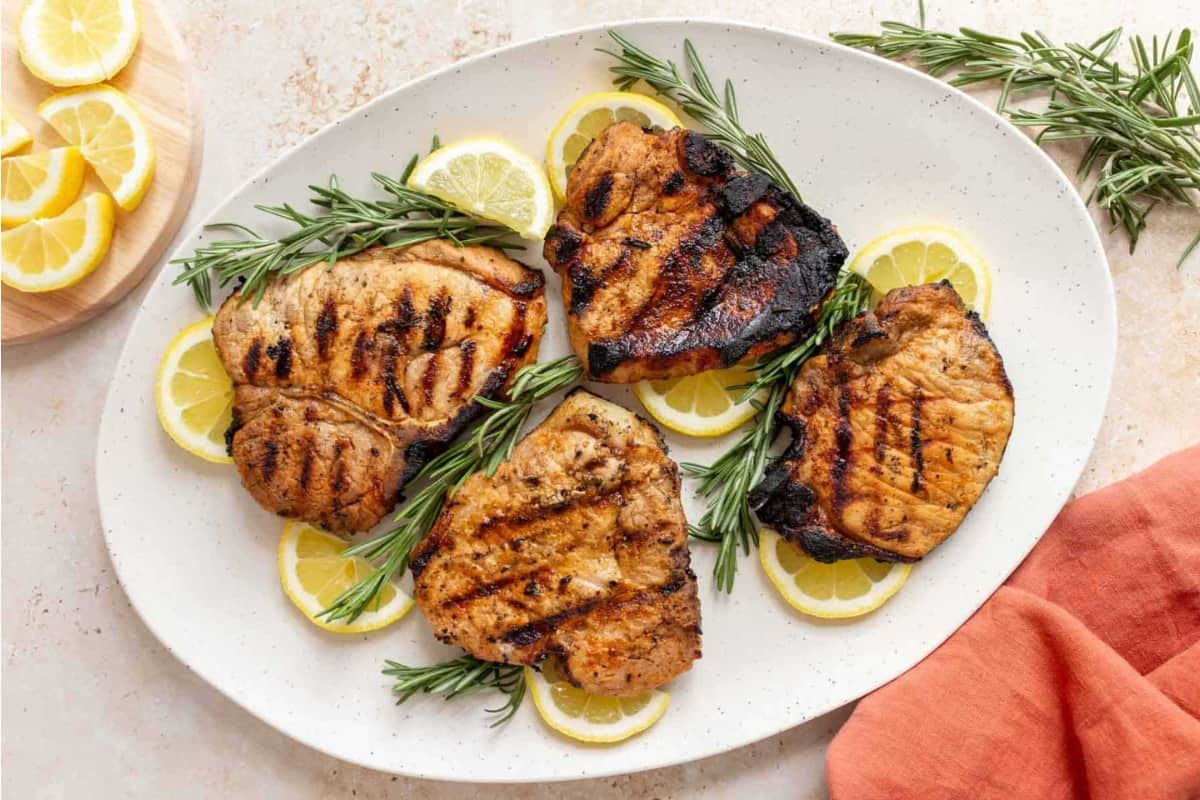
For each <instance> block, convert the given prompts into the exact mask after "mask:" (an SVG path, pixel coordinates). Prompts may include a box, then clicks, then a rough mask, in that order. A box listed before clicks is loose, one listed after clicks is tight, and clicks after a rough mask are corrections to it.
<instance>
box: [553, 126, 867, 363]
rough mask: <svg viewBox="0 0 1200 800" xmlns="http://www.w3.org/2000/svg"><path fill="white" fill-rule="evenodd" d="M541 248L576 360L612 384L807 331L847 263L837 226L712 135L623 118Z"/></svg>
mask: <svg viewBox="0 0 1200 800" xmlns="http://www.w3.org/2000/svg"><path fill="white" fill-rule="evenodd" d="M543 252H544V255H545V257H546V260H547V261H549V262H550V264H551V265H553V266H554V268H555V270H557V271H558V273H559V275H561V276H562V280H563V298H564V301H565V305H566V309H567V324H568V330H569V333H570V337H571V345H572V347H573V348H574V350H575V353H576V354H577V355H578V356H579V358H580V360H581V361H583V363H584V365H585V366H586V368H587V371H588V375H589V376H590V377H591V378H592V379H594V380H598V381H606V382H610V383H633V382H635V381H639V380H642V379H647V378H665V377H672V376H677V375H691V374H694V373H697V372H703V371H704V370H708V369H714V368H716V367H727V366H730V365H732V364H735V363H740V362H746V361H750V360H752V359H754V358H757V357H758V356H761V355H763V354H764V353H767V352H769V351H771V350H774V349H776V348H778V347H781V346H783V345H785V344H788V343H789V342H792V341H795V340H797V339H800V338H803V337H806V336H808V335H809V334H810V333H811V332H812V330H813V325H814V322H813V320H814V312H815V311H816V309H817V308H818V307H819V306H820V304H821V301H822V300H823V299H824V297H825V296H826V294H828V292H829V291H830V289H832V288H833V285H834V280H835V277H836V275H837V272H838V269H839V268H840V267H841V265H842V263H843V262H844V261H845V260H846V246H845V245H844V244H843V243H842V240H841V239H840V238H839V237H838V235H837V233H836V231H834V229H833V226H832V225H831V224H830V223H829V221H828V220H826V219H825V218H824V217H822V216H821V215H820V214H817V213H816V212H815V211H813V210H812V209H811V208H809V207H808V206H806V205H804V204H803V203H801V202H799V201H798V200H796V198H794V197H793V196H792V195H791V194H789V193H788V192H786V191H784V190H783V189H781V188H779V187H778V186H776V185H774V184H773V183H771V181H770V179H768V178H767V177H766V176H765V175H760V174H747V173H745V172H742V171H740V170H738V169H736V168H735V167H734V163H733V157H732V156H731V155H730V154H729V153H728V152H727V151H725V150H723V149H721V148H720V147H718V146H717V145H715V144H713V143H712V142H710V141H708V140H707V139H706V138H704V136H702V135H700V134H698V133H694V132H692V131H688V130H684V129H682V128H675V129H674V130H671V131H667V132H665V133H664V132H656V131H650V130H643V129H642V128H639V127H637V126H636V125H634V124H632V123H628V122H618V123H616V124H614V125H612V126H610V127H609V128H607V129H606V130H604V131H603V132H602V133H601V134H600V136H599V137H597V138H596V140H595V141H593V142H592V143H591V145H589V147H588V149H587V150H586V151H585V152H584V154H583V156H582V157H581V158H580V160H579V162H578V163H577V164H576V165H575V167H574V168H573V169H572V170H571V174H570V177H569V179H568V181H567V198H566V206H565V207H564V208H563V210H562V212H561V213H560V214H559V216H558V222H557V224H556V225H555V226H554V227H552V228H551V229H550V232H549V234H548V235H547V236H546V244H545V248H544V251H543Z"/></svg>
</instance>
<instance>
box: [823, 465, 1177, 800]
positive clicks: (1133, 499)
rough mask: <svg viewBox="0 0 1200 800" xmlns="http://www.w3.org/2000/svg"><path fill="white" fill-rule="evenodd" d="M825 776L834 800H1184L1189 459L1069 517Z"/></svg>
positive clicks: (850, 724)
mask: <svg viewBox="0 0 1200 800" xmlns="http://www.w3.org/2000/svg"><path fill="white" fill-rule="evenodd" d="M826 766H827V768H828V771H829V785H830V791H831V794H832V797H833V800H876V799H877V798H887V799H888V800H904V799H905V798H920V800H937V799H938V798H956V799H957V798H970V800H987V799H990V798H1005V800H1010V798H1011V799H1012V800H1025V799H1026V798H1029V799H1030V800H1040V798H1093V800H1158V799H1159V798H1164V799H1167V798H1169V799H1170V800H1175V798H1178V799H1179V800H1197V798H1200V447H1193V448H1191V449H1188V450H1185V451H1183V452H1180V453H1176V454H1175V455H1173V456H1170V457H1168V458H1166V459H1164V460H1162V461H1160V462H1159V463H1158V464H1156V465H1155V466H1153V467H1151V468H1150V469H1148V470H1146V471H1145V472H1142V473H1140V474H1138V475H1135V476H1134V477H1132V478H1129V479H1128V480H1125V481H1122V482H1121V483H1118V484H1115V485H1113V486H1110V487H1108V488H1106V489H1102V490H1100V491H1098V492H1095V493H1094V494H1090V495H1088V496H1086V497H1083V498H1081V499H1079V500H1076V501H1074V502H1072V503H1070V504H1068V505H1067V507H1066V508H1064V509H1063V511H1062V513H1061V514H1059V517H1058V519H1057V520H1055V522H1054V524H1053V525H1052V526H1051V527H1050V530H1049V531H1047V532H1046V535H1045V536H1044V537H1043V538H1042V540H1041V541H1040V542H1038V545H1037V546H1036V547H1035V548H1034V549H1033V552H1031V553H1030V554H1029V557H1028V558H1026V559H1025V562H1024V563H1023V564H1021V566H1020V567H1019V568H1018V569H1017V571H1016V572H1014V573H1013V574H1012V576H1011V577H1010V578H1009V579H1008V581H1007V583H1005V585H1004V586H1002V587H1000V589H999V590H998V591H997V592H996V594H995V595H993V596H992V597H991V599H990V600H988V601H987V603H985V604H984V606H983V607H982V608H981V609H980V610H979V611H978V612H976V614H975V616H973V617H972V618H971V619H970V620H968V621H967V623H966V624H964V625H963V626H962V627H961V628H960V629H959V630H958V631H957V632H956V633H954V635H952V636H951V637H950V638H949V639H948V640H947V641H946V643H945V644H943V645H942V646H941V647H940V648H938V649H937V650H936V651H934V652H933V654H931V655H930V656H929V657H928V658H926V659H925V660H924V661H922V662H921V663H920V664H918V665H917V666H916V667H914V668H913V669H912V670H910V671H909V672H907V673H905V674H904V675H902V676H900V677H899V678H897V679H896V680H895V681H893V682H892V683H890V684H888V685H887V686H884V687H883V688H882V689H879V690H878V691H876V692H875V693H874V694H871V695H869V696H868V697H866V698H865V699H864V700H863V701H862V702H861V703H859V705H858V708H857V709H855V711H854V714H853V715H852V716H851V717H850V719H849V720H848V721H847V723H846V725H845V727H843V728H842V730H841V731H840V732H839V733H838V735H837V737H836V738H835V739H834V740H833V744H832V745H831V746H830V748H829V754H828V757H827V759H826Z"/></svg>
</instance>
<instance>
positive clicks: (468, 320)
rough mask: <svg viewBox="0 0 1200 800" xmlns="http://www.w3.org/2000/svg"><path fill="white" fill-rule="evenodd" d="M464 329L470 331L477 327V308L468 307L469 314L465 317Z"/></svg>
mask: <svg viewBox="0 0 1200 800" xmlns="http://www.w3.org/2000/svg"><path fill="white" fill-rule="evenodd" d="M463 327H464V328H467V329H468V330H469V329H471V328H474V327H475V306H467V313H466V315H465V316H464V317H463Z"/></svg>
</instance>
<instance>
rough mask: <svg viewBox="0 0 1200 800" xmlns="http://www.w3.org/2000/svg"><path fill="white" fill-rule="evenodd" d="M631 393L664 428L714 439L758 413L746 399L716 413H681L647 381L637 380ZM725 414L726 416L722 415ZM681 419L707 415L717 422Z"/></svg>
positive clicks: (694, 436) (743, 423)
mask: <svg viewBox="0 0 1200 800" xmlns="http://www.w3.org/2000/svg"><path fill="white" fill-rule="evenodd" d="M633 394H634V396H635V397H637V399H638V401H639V402H640V403H641V404H642V408H644V409H646V413H647V414H649V415H650V416H651V417H653V418H654V420H655V421H656V422H658V423H659V424H660V425H662V426H663V427H664V428H668V429H670V430H672V431H675V432H676V433H681V434H683V435H684V436H691V437H693V438H696V439H715V438H716V437H718V436H724V435H725V434H727V433H729V432H731V431H734V430H737V429H738V428H740V427H741V426H742V425H745V424H746V423H747V422H748V421H750V420H751V419H753V418H754V415H755V414H757V413H758V411H756V410H755V408H754V406H752V405H750V404H749V403H737V404H735V405H733V406H732V407H731V408H730V410H729V411H726V412H724V413H722V414H721V415H720V416H717V417H700V416H698V415H695V414H682V413H680V412H678V411H676V410H675V409H672V408H671V407H670V406H668V405H667V404H666V401H665V399H664V398H663V396H662V395H660V394H659V393H658V392H656V391H654V388H653V387H652V386H651V385H650V382H649V381H639V382H637V383H635V384H634V385H633ZM726 417H728V419H726ZM684 419H711V420H719V421H720V422H719V423H717V424H713V425H703V426H696V425H689V424H688V423H686V422H684V421H683V420H684Z"/></svg>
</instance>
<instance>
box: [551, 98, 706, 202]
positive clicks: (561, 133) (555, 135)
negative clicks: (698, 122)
mask: <svg viewBox="0 0 1200 800" xmlns="http://www.w3.org/2000/svg"><path fill="white" fill-rule="evenodd" d="M614 122H632V123H634V124H635V125H640V126H642V127H643V128H651V127H655V126H657V127H659V128H666V129H668V130H670V129H671V128H677V127H680V126H681V125H683V123H682V122H680V121H679V117H677V116H675V112H673V111H672V110H671V109H669V108H667V107H666V106H664V105H663V104H662V103H660V102H658V101H657V100H654V99H652V98H649V97H646V96H645V95H643V94H635V93H634V92H597V93H595V94H589V95H588V96H587V97H581V98H580V99H579V100H576V101H575V102H574V103H572V104H571V107H570V108H568V109H567V112H566V113H565V114H563V115H562V117H561V118H560V119H559V120H558V123H557V124H556V125H555V126H554V130H552V131H551V132H550V138H549V139H548V140H547V142H546V169H547V170H548V171H549V173H550V185H551V186H552V187H553V188H554V194H555V195H556V196H557V197H558V199H560V200H561V199H563V198H564V197H566V196H567V176H568V175H570V174H571V168H572V167H574V166H575V162H576V161H578V160H579V157H580V156H581V155H583V151H584V150H585V149H586V148H587V146H588V145H589V144H591V143H592V140H593V139H595V138H596V137H597V136H599V135H600V132H601V131H602V130H604V129H605V128H607V127H608V126H609V125H612V124H613V123H614Z"/></svg>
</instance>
